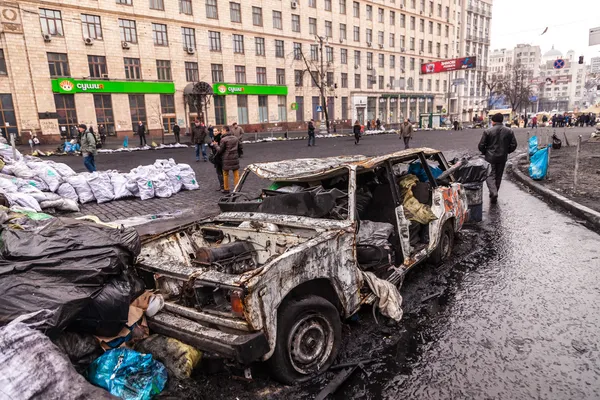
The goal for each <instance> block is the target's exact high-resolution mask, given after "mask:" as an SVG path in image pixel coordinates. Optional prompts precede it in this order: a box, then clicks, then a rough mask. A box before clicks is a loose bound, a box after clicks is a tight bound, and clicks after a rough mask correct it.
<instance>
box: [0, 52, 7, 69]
mask: <svg viewBox="0 0 600 400" xmlns="http://www.w3.org/2000/svg"><path fill="white" fill-rule="evenodd" d="M6 74H8V70H7V69H6V58H4V50H3V49H0V75H6Z"/></svg>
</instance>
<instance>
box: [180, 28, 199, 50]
mask: <svg viewBox="0 0 600 400" xmlns="http://www.w3.org/2000/svg"><path fill="white" fill-rule="evenodd" d="M181 39H182V41H183V48H184V49H186V48H189V47H191V48H192V49H195V48H196V30H195V29H194V28H183V27H182V28H181Z"/></svg>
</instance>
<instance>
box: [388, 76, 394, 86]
mask: <svg viewBox="0 0 600 400" xmlns="http://www.w3.org/2000/svg"><path fill="white" fill-rule="evenodd" d="M389 85H390V89H394V77H393V76H390V83H389Z"/></svg>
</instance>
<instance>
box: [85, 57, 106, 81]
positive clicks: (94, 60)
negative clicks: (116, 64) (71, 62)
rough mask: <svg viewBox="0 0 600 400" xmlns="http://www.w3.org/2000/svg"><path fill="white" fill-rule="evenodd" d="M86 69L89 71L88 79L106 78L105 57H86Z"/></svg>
mask: <svg viewBox="0 0 600 400" xmlns="http://www.w3.org/2000/svg"><path fill="white" fill-rule="evenodd" d="M88 67H89V69H90V78H108V68H107V66H106V57H104V56H88Z"/></svg>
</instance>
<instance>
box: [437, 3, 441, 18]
mask: <svg viewBox="0 0 600 400" xmlns="http://www.w3.org/2000/svg"><path fill="white" fill-rule="evenodd" d="M437 16H438V17H440V18H442V5H441V4H438V5H437Z"/></svg>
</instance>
